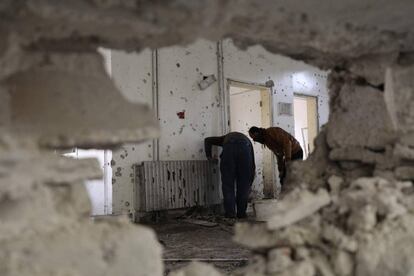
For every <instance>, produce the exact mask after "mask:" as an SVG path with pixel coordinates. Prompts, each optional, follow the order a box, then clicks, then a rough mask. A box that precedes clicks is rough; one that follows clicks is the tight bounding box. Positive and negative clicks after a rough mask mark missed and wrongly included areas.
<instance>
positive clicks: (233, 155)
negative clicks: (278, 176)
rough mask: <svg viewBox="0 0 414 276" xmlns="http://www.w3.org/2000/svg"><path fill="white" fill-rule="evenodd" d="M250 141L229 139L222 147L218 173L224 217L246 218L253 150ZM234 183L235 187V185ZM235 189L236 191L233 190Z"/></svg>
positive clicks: (251, 175) (251, 180) (251, 177)
mask: <svg viewBox="0 0 414 276" xmlns="http://www.w3.org/2000/svg"><path fill="white" fill-rule="evenodd" d="M251 147H252V145H251V143H250V141H248V140H244V139H231V140H230V141H228V142H226V143H225V144H224V145H223V151H222V153H221V156H220V157H221V162H220V172H221V182H222V191H223V198H224V210H225V216H226V217H235V216H236V212H235V205H237V217H239V218H244V217H246V209H247V202H248V198H249V193H250V188H251V185H252V182H253V177H254V172H253V169H252V168H253V162H254V160H253V158H254V156H253V154H252V152H253V150H252V148H251ZM235 183H236V185H235ZM235 188H236V190H235Z"/></svg>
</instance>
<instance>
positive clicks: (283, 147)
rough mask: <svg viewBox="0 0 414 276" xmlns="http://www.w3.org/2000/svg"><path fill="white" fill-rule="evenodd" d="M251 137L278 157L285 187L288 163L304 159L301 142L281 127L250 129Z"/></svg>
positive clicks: (281, 177) (278, 164)
mask: <svg viewBox="0 0 414 276" xmlns="http://www.w3.org/2000/svg"><path fill="white" fill-rule="evenodd" d="M249 135H250V137H251V138H252V139H253V141H255V142H259V143H261V144H263V145H265V146H266V147H268V148H269V149H270V150H271V151H272V152H273V153H274V154H275V155H276V158H277V166H278V169H279V177H280V184H281V185H283V182H284V179H285V177H286V163H287V162H290V161H293V160H302V159H303V150H302V148H301V146H300V144H299V142H298V141H297V140H296V139H295V137H293V136H292V135H290V134H289V133H288V132H286V131H284V130H283V129H281V128H280V127H270V128H267V129H264V128H259V127H255V126H254V127H251V128H250V129H249Z"/></svg>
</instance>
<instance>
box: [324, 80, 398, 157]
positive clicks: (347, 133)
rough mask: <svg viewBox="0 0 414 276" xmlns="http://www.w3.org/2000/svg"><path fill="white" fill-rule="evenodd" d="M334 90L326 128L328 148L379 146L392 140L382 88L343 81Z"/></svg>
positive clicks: (392, 133) (375, 147) (380, 147)
mask: <svg viewBox="0 0 414 276" xmlns="http://www.w3.org/2000/svg"><path fill="white" fill-rule="evenodd" d="M337 93H338V95H337V96H336V97H335V101H334V102H332V109H333V110H334V111H333V112H332V113H331V114H330V118H329V127H328V128H327V141H328V144H329V146H330V147H331V148H333V149H335V148H348V147H365V148H370V149H383V148H384V147H385V145H387V144H388V143H390V142H392V141H393V139H394V135H395V133H394V132H393V130H392V125H391V119H390V117H389V115H388V112H387V109H386V106H385V101H384V99H383V97H382V95H383V94H382V91H380V90H379V89H375V88H373V87H370V86H360V85H356V84H351V83H346V84H344V85H342V86H341V87H340V90H339V92H337ZM356 154H357V155H359V154H358V153H356Z"/></svg>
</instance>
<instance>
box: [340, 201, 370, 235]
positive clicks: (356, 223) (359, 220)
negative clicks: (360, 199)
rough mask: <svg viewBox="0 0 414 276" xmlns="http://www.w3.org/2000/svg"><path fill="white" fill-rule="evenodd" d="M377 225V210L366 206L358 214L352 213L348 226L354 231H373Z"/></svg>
mask: <svg viewBox="0 0 414 276" xmlns="http://www.w3.org/2000/svg"><path fill="white" fill-rule="evenodd" d="M376 224H377V208H376V207H374V206H372V205H369V204H368V205H365V206H364V207H362V208H360V210H359V211H358V212H352V213H351V215H350V216H349V218H348V220H347V225H348V227H349V228H350V229H352V230H354V231H371V230H372V229H373V228H374V227H375V225H376Z"/></svg>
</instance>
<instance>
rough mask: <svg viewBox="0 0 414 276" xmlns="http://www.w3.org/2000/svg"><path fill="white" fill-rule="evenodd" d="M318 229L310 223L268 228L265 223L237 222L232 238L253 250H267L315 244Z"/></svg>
mask: <svg viewBox="0 0 414 276" xmlns="http://www.w3.org/2000/svg"><path fill="white" fill-rule="evenodd" d="M318 235H319V230H318V229H316V227H313V226H312V225H310V224H307V225H306V227H305V226H300V225H293V226H291V227H289V229H287V228H285V229H280V230H269V229H268V228H267V226H266V224H265V223H261V224H249V223H237V224H236V226H235V235H234V237H233V240H234V241H235V242H237V243H239V244H241V245H243V246H246V247H248V248H250V249H253V250H259V251H261V250H269V249H271V248H276V247H286V246H301V245H304V244H315V243H317V242H318V241H319V239H318Z"/></svg>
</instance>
